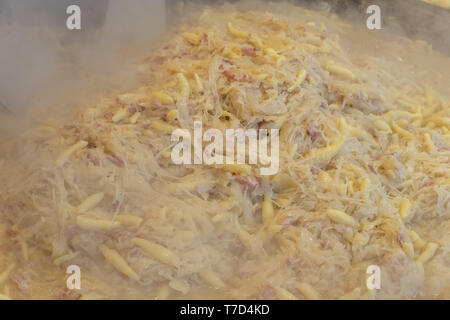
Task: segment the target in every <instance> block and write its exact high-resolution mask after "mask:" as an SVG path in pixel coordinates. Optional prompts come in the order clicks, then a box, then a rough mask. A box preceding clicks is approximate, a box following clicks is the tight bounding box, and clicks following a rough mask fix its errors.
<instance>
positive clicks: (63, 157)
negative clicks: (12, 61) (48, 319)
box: [0, 6, 450, 299]
mask: <svg viewBox="0 0 450 320" xmlns="http://www.w3.org/2000/svg"><path fill="white" fill-rule="evenodd" d="M273 8H276V6H275V7H273ZM275 11H276V10H275V9H274V10H273V11H272V13H268V12H260V11H248V12H240V11H238V10H236V8H234V7H233V6H225V7H222V8H219V9H218V8H214V9H206V10H205V11H203V13H202V14H200V15H197V16H194V17H192V18H190V19H189V20H188V21H187V22H186V23H184V24H183V25H182V26H181V27H179V28H177V30H176V31H175V32H173V33H172V34H171V35H170V37H168V40H167V41H164V43H161V45H160V46H159V48H158V49H157V50H155V51H154V52H152V53H151V55H150V56H149V58H148V59H146V62H145V65H144V66H145V68H144V70H143V73H144V75H145V81H143V83H142V86H141V87H139V88H136V90H134V91H131V92H125V93H123V94H120V95H118V96H112V97H104V98H103V100H102V101H101V102H100V103H98V104H97V105H95V106H86V107H85V108H82V109H80V110H79V112H77V116H76V117H75V118H64V117H59V118H56V119H55V118H52V119H45V120H43V121H42V122H41V123H40V124H38V125H36V126H34V127H32V128H30V129H29V130H27V131H26V132H24V133H23V134H22V135H20V136H18V137H16V138H15V139H13V140H12V141H2V143H1V153H0V154H1V158H0V167H1V170H0V181H1V182H0V190H1V192H0V214H1V224H0V246H1V247H0V248H1V249H0V293H1V294H2V297H11V298H41V297H47V298H82V299H92V298H94V299H95V298H100V299H101V298H127V299H128V298H130V299H133V298H135V299H140V298H142V299H153V298H157V299H167V298H169V299H173V298H198V299H208V298H226V299H317V298H326V299H340V298H344V299H345V298H349V299H373V298H376V299H386V298H430V297H433V298H444V299H445V298H447V299H448V298H449V297H450V296H449V295H450V253H449V252H450V232H449V231H448V230H449V229H450V222H449V218H450V204H449V197H450V170H449V159H450V158H449V156H450V151H449V138H450V136H449V129H450V122H449V121H450V108H449V107H450V104H449V100H448V97H445V96H444V95H441V94H439V93H438V92H437V91H436V90H433V88H430V87H427V86H425V85H424V84H423V83H420V81H418V80H417V79H416V78H415V77H414V75H413V72H412V71H411V70H410V69H408V68H407V67H406V66H403V67H401V66H399V65H400V64H399V63H398V61H392V60H388V59H385V58H383V57H378V56H376V54H374V55H372V56H370V55H362V54H361V55H358V53H357V52H353V51H352V52H350V50H349V49H348V48H346V47H345V46H343V45H342V42H341V40H340V38H339V34H340V33H342V32H343V31H345V30H348V28H349V26H348V25H347V24H345V23H344V22H342V21H340V20H339V19H337V18H336V17H334V16H332V15H330V14H325V13H318V12H314V11H307V10H304V9H301V8H297V7H294V6H289V7H288V10H285V11H290V13H291V14H288V13H286V14H282V13H280V14H279V13H275ZM346 28H347V29H346ZM368 37H369V38H367V41H370V36H368ZM402 41H405V42H408V41H409V40H402ZM409 43H410V44H412V43H413V42H412V41H409ZM444 61H446V62H447V63H448V60H444ZM195 120H200V121H202V123H203V126H204V127H205V130H206V128H216V129H219V130H222V131H223V130H225V129H227V128H244V129H247V128H258V129H259V128H267V129H271V128H277V129H280V169H279V172H278V173H277V174H275V175H272V176H261V175H260V174H259V170H257V169H258V167H257V166H249V167H248V168H246V170H238V169H237V170H225V168H224V167H221V166H207V165H195V164H193V165H174V164H173V163H172V162H171V158H170V152H171V147H172V146H173V142H172V141H171V132H172V131H173V130H174V129H176V128H185V129H189V130H192V126H193V123H194V121H195ZM228 169H229V168H228ZM247 169H248V170H247ZM69 265H77V266H79V267H80V270H81V289H80V290H69V289H67V288H66V283H65V277H66V274H65V271H66V268H67V266H69ZM370 265H376V266H379V268H380V270H381V289H379V290H368V288H367V286H366V279H367V276H368V274H367V272H366V271H367V268H368V266H370Z"/></svg>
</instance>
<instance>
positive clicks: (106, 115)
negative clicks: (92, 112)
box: [103, 111, 113, 120]
mask: <svg viewBox="0 0 450 320" xmlns="http://www.w3.org/2000/svg"><path fill="white" fill-rule="evenodd" d="M103 117H105V119H108V120H111V119H112V117H113V114H112V112H109V111H108V112H105V114H104V115H103Z"/></svg>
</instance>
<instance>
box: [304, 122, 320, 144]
mask: <svg viewBox="0 0 450 320" xmlns="http://www.w3.org/2000/svg"><path fill="white" fill-rule="evenodd" d="M306 132H307V133H308V135H309V136H310V137H311V141H312V142H314V141H316V140H317V138H318V137H319V136H321V135H322V133H321V131H320V126H318V125H317V124H316V123H315V122H314V121H310V122H309V124H308V128H307V129H306Z"/></svg>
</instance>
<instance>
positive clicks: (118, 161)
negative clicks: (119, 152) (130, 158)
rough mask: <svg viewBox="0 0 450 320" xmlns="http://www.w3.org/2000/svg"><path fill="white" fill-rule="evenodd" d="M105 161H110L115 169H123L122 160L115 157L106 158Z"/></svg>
mask: <svg viewBox="0 0 450 320" xmlns="http://www.w3.org/2000/svg"><path fill="white" fill-rule="evenodd" d="M107 159H108V160H109V161H111V162H112V163H113V164H114V165H116V166H117V167H123V166H124V162H123V160H122V159H120V158H118V157H116V156H111V155H110V156H108V157H107Z"/></svg>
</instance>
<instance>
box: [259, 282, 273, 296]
mask: <svg viewBox="0 0 450 320" xmlns="http://www.w3.org/2000/svg"><path fill="white" fill-rule="evenodd" d="M272 296H273V289H272V287H271V286H269V285H266V286H265V287H264V289H263V291H262V297H263V298H264V299H269V298H270V297H272Z"/></svg>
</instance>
